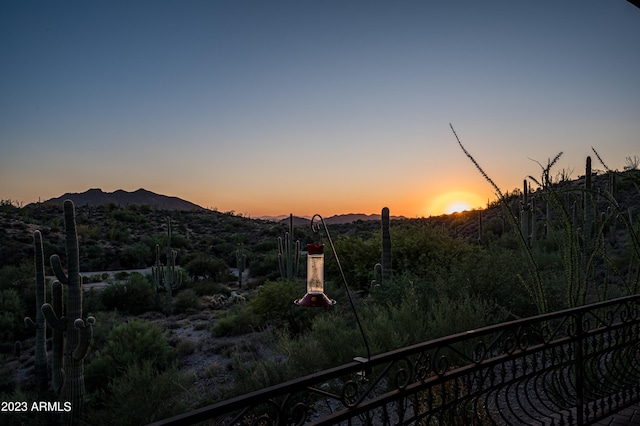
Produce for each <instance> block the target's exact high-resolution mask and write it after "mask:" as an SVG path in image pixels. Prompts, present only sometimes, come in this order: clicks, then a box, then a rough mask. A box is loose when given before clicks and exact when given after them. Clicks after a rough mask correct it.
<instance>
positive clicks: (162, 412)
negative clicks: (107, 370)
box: [89, 359, 189, 425]
mask: <svg viewBox="0 0 640 426" xmlns="http://www.w3.org/2000/svg"><path fill="white" fill-rule="evenodd" d="M188 381H189V380H188V378H187V377H186V376H185V375H183V374H181V373H180V372H179V371H178V370H177V368H175V367H172V368H169V369H166V370H158V368H157V366H156V365H154V362H153V361H152V360H149V359H147V360H145V361H142V362H140V363H138V364H136V365H130V366H128V368H126V369H125V370H124V371H123V373H122V374H121V375H119V376H118V377H115V378H114V379H113V380H112V381H111V382H110V383H109V386H108V390H107V394H108V395H109V396H108V398H107V399H106V400H105V401H104V408H102V409H98V410H95V411H93V412H91V413H89V423H90V424H95V425H115V424H117V425H142V424H148V423H150V422H154V421H157V420H161V419H164V418H167V417H171V416H173V415H176V414H179V413H181V412H184V411H185V410H186V409H187V408H188V407H186V406H185V404H184V402H183V390H184V389H185V387H186V386H187V385H188Z"/></svg>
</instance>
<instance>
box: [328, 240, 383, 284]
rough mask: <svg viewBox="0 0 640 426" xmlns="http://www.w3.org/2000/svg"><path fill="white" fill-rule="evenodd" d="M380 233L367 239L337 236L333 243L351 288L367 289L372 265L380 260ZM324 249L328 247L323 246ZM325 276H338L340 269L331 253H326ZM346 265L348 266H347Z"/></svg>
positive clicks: (337, 277)
mask: <svg viewBox="0 0 640 426" xmlns="http://www.w3.org/2000/svg"><path fill="white" fill-rule="evenodd" d="M381 235H382V234H381V233H378V234H377V235H373V237H371V238H369V239H366V240H365V239H363V238H360V237H353V236H339V237H337V238H336V241H335V243H334V245H335V248H336V252H337V253H338V257H339V258H340V264H341V265H342V268H343V272H344V275H345V278H346V280H347V283H348V284H349V287H350V288H351V289H353V290H363V289H368V288H369V286H370V285H371V280H373V278H374V276H373V275H374V274H373V267H374V265H375V264H376V263H379V262H380V260H381V259H380V257H381V251H382V249H381V244H382V243H381V241H382V236H381ZM325 249H326V250H328V249H329V247H325ZM325 260H326V275H327V277H335V278H336V279H339V278H340V271H339V269H338V266H337V264H336V262H335V258H334V256H333V254H329V253H327V254H326V255H325ZM347 266H348V267H347Z"/></svg>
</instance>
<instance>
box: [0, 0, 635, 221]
mask: <svg viewBox="0 0 640 426" xmlns="http://www.w3.org/2000/svg"><path fill="white" fill-rule="evenodd" d="M0 58H1V59H0V61H1V62H0V63H1V66H0V199H3V200H7V199H10V200H14V201H16V202H20V203H25V204H27V203H30V202H34V201H38V200H41V201H44V200H46V199H49V198H53V197H58V196H61V195H62V194H64V193H67V192H84V191H86V190H88V189H90V188H101V189H102V190H104V191H107V192H112V191H115V190H117V189H123V190H126V191H135V190H137V189H139V188H144V189H147V190H150V191H153V192H156V193H160V194H164V195H170V196H177V197H180V198H183V199H186V200H189V201H191V202H194V203H196V204H199V205H201V206H203V207H207V208H211V209H217V210H219V211H223V212H229V211H234V212H236V213H237V214H243V215H246V216H250V217H260V216H265V215H282V214H289V213H293V214H295V215H300V216H303V215H307V216H311V215H313V214H315V213H319V214H321V215H323V216H331V215H334V214H342V213H367V214H371V213H379V212H380V210H381V209H382V207H385V206H387V207H389V209H390V212H391V215H403V216H406V217H428V216H431V215H439V214H442V213H444V212H448V211H450V210H452V209H454V208H480V207H483V206H485V205H486V203H487V201H490V200H495V198H496V197H495V194H494V192H493V189H492V188H491V186H490V185H489V184H488V183H487V182H486V181H485V180H484V179H483V177H482V176H481V175H480V174H479V173H478V171H477V170H476V169H475V167H474V166H473V164H472V163H471V162H470V161H469V159H468V158H467V157H466V156H465V154H464V152H463V151H462V150H461V149H460V147H459V146H458V143H457V141H456V138H455V136H454V134H453V132H452V130H451V127H450V124H451V125H453V127H454V129H455V131H456V133H457V135H458V137H459V138H460V140H461V141H462V143H463V144H464V146H465V147H466V149H467V150H468V151H469V152H470V153H471V154H472V155H473V156H474V157H475V159H476V160H477V161H478V163H479V164H480V165H481V166H482V167H483V168H484V170H485V171H486V172H487V174H488V175H489V176H490V177H491V178H492V179H493V180H494V181H495V182H496V183H497V184H498V185H499V186H500V187H501V189H502V190H503V191H511V190H513V189H514V188H516V187H522V182H523V180H524V179H525V178H526V177H527V176H528V175H533V176H535V177H539V176H540V171H541V169H540V166H539V165H538V163H536V161H538V162H540V163H543V164H545V163H546V162H547V161H548V159H549V158H553V157H555V156H556V154H558V153H559V152H563V155H562V157H561V159H560V161H559V162H558V164H557V165H556V167H555V168H554V171H556V172H560V171H561V170H565V171H572V175H571V176H572V177H573V178H577V177H578V176H579V175H581V174H584V163H585V158H586V156H587V155H592V154H593V153H592V147H593V148H595V149H596V150H597V151H598V153H599V154H600V156H601V157H602V158H603V159H604V160H605V162H606V163H607V165H608V166H609V167H610V168H612V169H619V170H622V168H623V167H624V165H625V160H626V157H633V156H634V155H640V80H639V79H638V75H639V73H640V9H639V8H637V7H635V6H633V5H632V4H631V3H629V2H628V1H626V0H607V1H603V0H561V1H559V0H542V1H538V2H522V1H512V0H501V1H499V0H486V1H475V0H474V1H466V0H465V1H435V0H434V1H413V0H406V1H393V2H391V1H343V0H335V1H331V0H326V1H305V0H297V1H277V0H274V1H262V0H261V1H243V0H234V1H222V0H221V1H194V0H186V1H163V0H154V1H142V0H137V1H112V0H110V1H92V2H87V1H57V2H50V1H47V2H45V1H18V0H10V1H3V2H0ZM594 167H596V168H601V166H600V164H599V163H598V162H597V161H596V160H595V158H594ZM552 175H553V173H552ZM453 206H458V207H453Z"/></svg>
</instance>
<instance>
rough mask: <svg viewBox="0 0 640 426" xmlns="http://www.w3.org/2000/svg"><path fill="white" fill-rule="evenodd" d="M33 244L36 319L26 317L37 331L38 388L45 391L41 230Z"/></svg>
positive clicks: (44, 301)
mask: <svg viewBox="0 0 640 426" xmlns="http://www.w3.org/2000/svg"><path fill="white" fill-rule="evenodd" d="M33 245H34V248H35V267H36V321H35V322H34V321H33V320H32V319H31V318H29V317H27V318H25V319H24V322H25V324H26V325H27V327H30V328H33V329H34V330H35V331H36V352H35V379H36V388H37V389H38V391H40V392H43V391H44V390H45V389H46V388H47V382H48V374H47V347H46V340H47V322H46V320H45V319H44V314H43V313H42V310H41V307H42V305H44V304H45V303H46V302H47V295H46V291H45V284H44V252H43V250H42V234H41V233H40V231H35V232H34V233H33Z"/></svg>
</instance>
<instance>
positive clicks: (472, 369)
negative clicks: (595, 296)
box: [155, 295, 640, 426]
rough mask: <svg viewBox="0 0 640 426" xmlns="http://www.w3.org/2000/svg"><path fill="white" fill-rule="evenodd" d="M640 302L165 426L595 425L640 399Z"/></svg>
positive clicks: (544, 320)
mask: <svg viewBox="0 0 640 426" xmlns="http://www.w3.org/2000/svg"><path fill="white" fill-rule="evenodd" d="M639 305H640V295H637V296H629V297H624V298H620V299H615V300H610V301H606V302H600V303H596V304H593V305H588V306H582V307H579V308H573V309H569V310H565V311H560V312H555V313H550V314H545V315H538V316H535V317H531V318H524V319H521V320H517V321H511V322H507V323H502V324H496V325H491V326H488V327H484V328H481V329H476V330H471V331H468V332H465V333H458V334H455V335H451V336H447V337H443V338H439V339H435V340H431V341H428V342H423V343H420V344H417V345H413V346H409V347H406V348H402V349H398V350H395V351H391V352H387V353H384V354H379V355H375V356H371V357H370V359H369V360H368V361H367V362H366V363H364V364H363V363H362V362H358V361H354V362H351V363H349V364H345V365H342V366H339V367H336V368H333V369H330V370H327V371H324V372H319V373H315V374H312V375H309V376H306V377H302V378H299V379H296V380H293V381H290V382H287V383H283V384H280V385H276V386H272V387H270V388H268V389H263V390H260V391H256V392H253V393H250V394H247V395H243V396H240V397H236V398H233V399H231V400H228V401H223V402H220V403H217V404H213V405H210V406H207V407H203V408H200V409H198V410H194V411H192V412H189V413H185V414H182V415H179V416H176V417H173V418H170V419H166V420H163V421H160V422H156V423H155V425H171V424H176V425H177V424H180V425H183V424H194V423H197V422H201V421H207V423H206V424H215V425H218V424H220V425H234V426H235V425H245V424H246V425H302V424H314V425H328V424H345V425H346V424H348V425H379V424H389V425H395V424H406V425H408V424H411V425H447V424H450V425H529V424H549V425H551V424H553V425H561V424H562V425H588V424H593V423H595V422H597V421H599V420H600V419H603V418H605V417H607V416H609V415H611V414H613V413H616V412H618V411H619V410H621V409H622V408H624V407H627V406H629V405H632V404H637V403H638V402H639V401H640V362H639V358H638V352H639V350H640V343H639V337H640V315H639ZM364 366H366V368H367V374H366V375H365V374H362V371H363V368H364Z"/></svg>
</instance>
